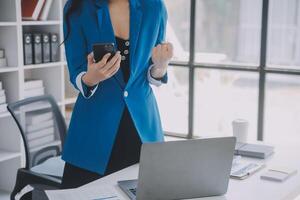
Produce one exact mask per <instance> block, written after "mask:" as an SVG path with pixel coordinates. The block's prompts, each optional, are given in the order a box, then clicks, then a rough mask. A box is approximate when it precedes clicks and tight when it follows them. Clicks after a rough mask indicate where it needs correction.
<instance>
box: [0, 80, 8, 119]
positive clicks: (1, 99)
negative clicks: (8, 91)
mask: <svg viewBox="0 0 300 200" xmlns="http://www.w3.org/2000/svg"><path fill="white" fill-rule="evenodd" d="M6 107H7V104H6V95H5V90H4V89H3V87H2V82H1V81H0V113H3V112H5V111H7V108H6Z"/></svg>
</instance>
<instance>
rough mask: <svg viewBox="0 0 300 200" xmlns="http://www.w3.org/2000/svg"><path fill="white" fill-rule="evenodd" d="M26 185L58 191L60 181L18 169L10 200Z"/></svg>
mask: <svg viewBox="0 0 300 200" xmlns="http://www.w3.org/2000/svg"><path fill="white" fill-rule="evenodd" d="M27 185H32V186H34V185H39V187H40V186H42V185H45V186H47V187H49V186H50V187H52V188H56V189H59V188H60V186H61V180H60V179H58V178H55V177H52V176H47V175H42V174H38V173H35V172H32V171H29V170H26V169H24V168H20V169H19V170H18V173H17V177H16V184H15V187H14V189H13V191H12V193H11V195H10V199H11V200H14V199H15V196H16V194H17V193H18V192H20V191H21V190H22V189H23V188H24V187H25V186H27ZM27 198H28V197H27Z"/></svg>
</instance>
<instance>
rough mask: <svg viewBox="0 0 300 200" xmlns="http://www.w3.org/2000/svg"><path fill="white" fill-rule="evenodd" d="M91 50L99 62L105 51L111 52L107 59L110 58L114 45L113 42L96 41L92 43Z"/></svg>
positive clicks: (114, 52)
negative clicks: (96, 42)
mask: <svg viewBox="0 0 300 200" xmlns="http://www.w3.org/2000/svg"><path fill="white" fill-rule="evenodd" d="M93 52H94V60H95V61H96V62H99V61H100V60H101V59H102V58H103V56H104V55H105V54H107V53H111V56H110V57H109V59H111V58H112V57H113V56H114V55H115V54H116V50H115V45H114V43H98V44H94V45H93Z"/></svg>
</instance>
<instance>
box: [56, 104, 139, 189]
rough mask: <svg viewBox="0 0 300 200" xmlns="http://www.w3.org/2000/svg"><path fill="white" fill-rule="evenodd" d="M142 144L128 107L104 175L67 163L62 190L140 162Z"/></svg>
mask: <svg viewBox="0 0 300 200" xmlns="http://www.w3.org/2000/svg"><path fill="white" fill-rule="evenodd" d="M141 145H142V142H141V140H140V137H139V135H138V133H137V130H136V128H135V126H134V123H133V121H132V119H131V116H130V113H129V111H128V109H127V107H126V108H125V109H124V112H123V115H122V119H121V122H120V125H119V128H118V132H117V135H116V139H115V143H114V145H113V149H112V152H111V156H110V159H109V162H108V165H107V169H106V171H105V173H104V174H97V173H94V172H91V171H88V170H86V169H82V168H79V167H76V166H74V165H72V164H70V163H66V165H65V168H64V174H63V178H62V189H68V188H75V187H79V186H82V185H85V184H87V183H89V182H92V181H94V180H97V179H99V178H102V177H104V176H106V175H109V174H111V173H114V172H116V171H119V170H121V169H124V168H126V167H129V166H131V165H133V164H136V163H138V162H139V159H140V149H141Z"/></svg>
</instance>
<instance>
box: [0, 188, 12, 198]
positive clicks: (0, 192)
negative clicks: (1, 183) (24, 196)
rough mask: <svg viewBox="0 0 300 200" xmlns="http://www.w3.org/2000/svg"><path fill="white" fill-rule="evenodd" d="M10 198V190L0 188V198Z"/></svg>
mask: <svg viewBox="0 0 300 200" xmlns="http://www.w3.org/2000/svg"><path fill="white" fill-rule="evenodd" d="M8 199H10V192H7V191H3V190H0V200H8Z"/></svg>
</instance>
